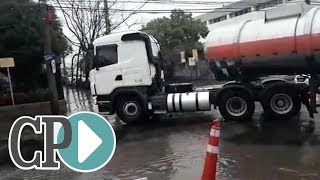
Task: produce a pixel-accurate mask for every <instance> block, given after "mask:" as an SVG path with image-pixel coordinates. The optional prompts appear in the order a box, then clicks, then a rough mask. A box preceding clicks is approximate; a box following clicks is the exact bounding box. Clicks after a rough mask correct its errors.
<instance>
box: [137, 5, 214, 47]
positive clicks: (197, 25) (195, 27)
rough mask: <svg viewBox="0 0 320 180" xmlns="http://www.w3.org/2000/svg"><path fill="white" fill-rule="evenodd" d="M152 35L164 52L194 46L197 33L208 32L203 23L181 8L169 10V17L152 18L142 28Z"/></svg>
mask: <svg viewBox="0 0 320 180" xmlns="http://www.w3.org/2000/svg"><path fill="white" fill-rule="evenodd" d="M142 31H145V32H147V33H149V34H151V35H153V36H154V37H155V38H156V39H157V40H158V41H159V43H160V45H161V48H162V50H163V51H165V52H179V51H181V50H185V51H187V50H190V49H192V48H196V46H197V42H198V40H199V35H201V36H202V37H206V35H207V34H208V33H209V30H208V28H207V27H206V25H205V23H202V22H201V21H200V20H195V19H193V18H192V15H191V13H185V12H184V11H182V10H173V11H171V16H170V18H167V17H163V18H158V19H155V20H152V21H150V22H148V23H147V24H146V26H144V27H143V28H142Z"/></svg>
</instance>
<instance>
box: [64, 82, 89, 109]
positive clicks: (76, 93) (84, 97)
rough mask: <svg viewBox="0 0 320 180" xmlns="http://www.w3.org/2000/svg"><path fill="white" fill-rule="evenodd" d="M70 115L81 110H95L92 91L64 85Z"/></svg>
mask: <svg viewBox="0 0 320 180" xmlns="http://www.w3.org/2000/svg"><path fill="white" fill-rule="evenodd" d="M63 90H64V94H65V98H66V102H67V110H68V115H69V114H72V113H76V112H80V111H94V108H93V97H92V96H91V92H90V91H85V90H77V89H74V88H70V87H64V89H63Z"/></svg>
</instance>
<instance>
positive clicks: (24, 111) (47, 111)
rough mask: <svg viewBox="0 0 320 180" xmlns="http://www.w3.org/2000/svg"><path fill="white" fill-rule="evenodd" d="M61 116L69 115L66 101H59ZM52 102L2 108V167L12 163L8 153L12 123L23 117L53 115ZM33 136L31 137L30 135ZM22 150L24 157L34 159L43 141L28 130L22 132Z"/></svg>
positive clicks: (0, 126) (0, 134)
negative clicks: (33, 156)
mask: <svg viewBox="0 0 320 180" xmlns="http://www.w3.org/2000/svg"><path fill="white" fill-rule="evenodd" d="M59 110H60V112H59V114H61V115H65V114H66V113H67V104H66V101H65V100H61V101H59ZM51 114H52V113H51V105H50V102H39V103H30V104H21V105H16V106H1V107H0V165H2V164H6V163H10V162H11V160H10V157H9V152H8V139H7V138H8V135H9V131H10V127H11V125H12V123H13V122H14V121H15V120H16V119H17V118H19V117H21V116H31V117H35V116H36V115H51ZM30 134H31V135H30ZM21 147H22V148H21V149H22V154H23V157H25V158H27V159H28V158H29V159H30V157H31V158H32V155H33V153H34V151H35V150H41V149H42V147H43V140H42V139H41V138H39V137H38V136H34V134H33V132H28V129H26V130H25V131H23V132H22V140H21Z"/></svg>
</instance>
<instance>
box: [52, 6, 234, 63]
mask: <svg viewBox="0 0 320 180" xmlns="http://www.w3.org/2000/svg"><path fill="white" fill-rule="evenodd" d="M60 1H67V0H60ZM78 1H79V0H78ZM84 1H85V0H84ZM110 1H114V0H110ZM119 1H122V2H123V1H135V2H136V3H122V2H121V3H117V4H116V5H115V6H114V7H113V8H116V9H124V10H132V9H137V8H138V7H140V6H141V5H143V4H144V3H140V2H142V1H144V0H119ZM151 1H154V0H151ZM158 1H160V2H161V3H153V2H148V3H147V4H145V5H144V6H143V7H142V8H141V10H173V9H183V10H186V9H191V10H190V11H192V12H194V11H197V12H199V13H193V14H192V15H193V17H195V16H198V15H201V14H203V13H204V12H207V11H209V10H213V9H214V8H219V7H223V5H227V4H229V3H230V2H236V1H238V0H213V1H212V0H158ZM215 2H217V3H215ZM48 3H49V4H54V5H57V3H56V0H48ZM56 9H57V15H58V17H59V19H60V20H61V21H62V23H63V26H64V27H63V31H64V33H65V35H66V36H68V37H69V38H71V39H75V38H74V37H73V35H72V33H71V32H70V31H69V29H68V28H67V27H65V26H66V25H65V23H64V20H63V16H62V13H61V11H60V10H59V8H56ZM197 9H198V10H197ZM199 9H201V10H199ZM202 9H203V10H202ZM110 14H113V17H112V18H111V21H112V22H115V21H117V19H121V16H120V14H119V13H117V14H115V13H112V11H111V12H110ZM124 16H125V14H124ZM163 16H166V17H169V16H170V13H156V14H150V13H141V12H139V13H138V14H135V15H133V16H131V17H130V18H129V19H128V20H127V24H128V25H131V24H133V23H134V22H137V23H138V24H137V25H133V26H131V27H130V28H129V27H128V26H127V25H126V24H123V25H122V26H120V27H119V28H117V29H116V30H114V31H113V32H117V31H125V30H129V29H131V30H139V29H140V28H141V27H142V25H144V24H146V23H147V22H149V21H150V20H152V19H155V18H161V17H163ZM73 49H74V51H76V50H77V49H76V48H73ZM66 62H67V64H70V63H71V60H70V57H68V58H67V61H66Z"/></svg>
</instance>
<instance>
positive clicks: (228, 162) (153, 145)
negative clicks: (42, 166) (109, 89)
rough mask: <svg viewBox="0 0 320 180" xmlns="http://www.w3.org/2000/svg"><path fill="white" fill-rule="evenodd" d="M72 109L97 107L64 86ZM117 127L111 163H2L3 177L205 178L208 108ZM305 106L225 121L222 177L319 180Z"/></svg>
mask: <svg viewBox="0 0 320 180" xmlns="http://www.w3.org/2000/svg"><path fill="white" fill-rule="evenodd" d="M65 95H66V96H65V98H66V100H67V105H68V111H69V112H70V114H71V113H73V112H78V111H95V109H94V108H93V105H92V103H93V100H92V98H91V95H90V94H89V93H86V92H82V91H80V92H77V91H76V90H74V89H65ZM107 118H108V120H109V121H110V122H112V124H113V125H114V126H115V129H116V134H117V148H116V152H115V154H114V156H113V158H112V160H111V161H110V162H109V164H108V165H107V166H105V167H104V168H102V169H101V170H99V171H97V172H94V173H87V174H81V173H76V172H74V171H72V170H69V169H68V168H66V167H62V169H61V170H59V171H22V170H18V169H16V168H14V167H12V166H5V167H1V169H0V179H8V178H10V179H60V180H64V179H80V180H82V179H124V180H126V179H128V180H129V179H137V178H142V177H147V178H148V179H150V180H154V179H155V180H158V179H159V180H161V179H173V180H185V179H191V180H193V179H200V177H201V174H202V170H203V165H204V157H205V152H206V147H207V143H208V137H209V131H210V128H211V125H212V120H214V119H216V118H219V119H221V115H220V114H219V112H218V111H217V110H213V111H211V112H206V113H183V114H176V115H170V114H165V115H159V116H158V117H157V118H156V119H154V120H152V121H149V122H146V123H139V124H135V125H124V124H121V123H120V122H118V121H117V120H115V118H114V117H113V116H112V117H107ZM308 119H309V118H308V113H307V112H306V109H304V110H303V111H302V113H301V115H300V117H297V118H295V119H292V120H290V121H275V120H272V119H264V117H263V114H262V108H261V106H259V104H257V108H256V112H255V115H254V120H253V121H249V122H243V123H239V122H222V123H221V134H222V135H221V136H222V137H221V141H220V157H219V167H218V170H219V179H226V180H227V179H228V180H229V179H244V180H250V179H259V180H260V179H261V180H263V179H268V180H269V179H279V180H280V179H281V180H295V179H307V180H309V179H310V180H311V179H312V180H313V179H320V168H319V167H320V122H319V120H320V118H319V115H317V116H316V121H315V131H314V132H313V133H309V132H308V131H309V128H308V123H309V122H308Z"/></svg>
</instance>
